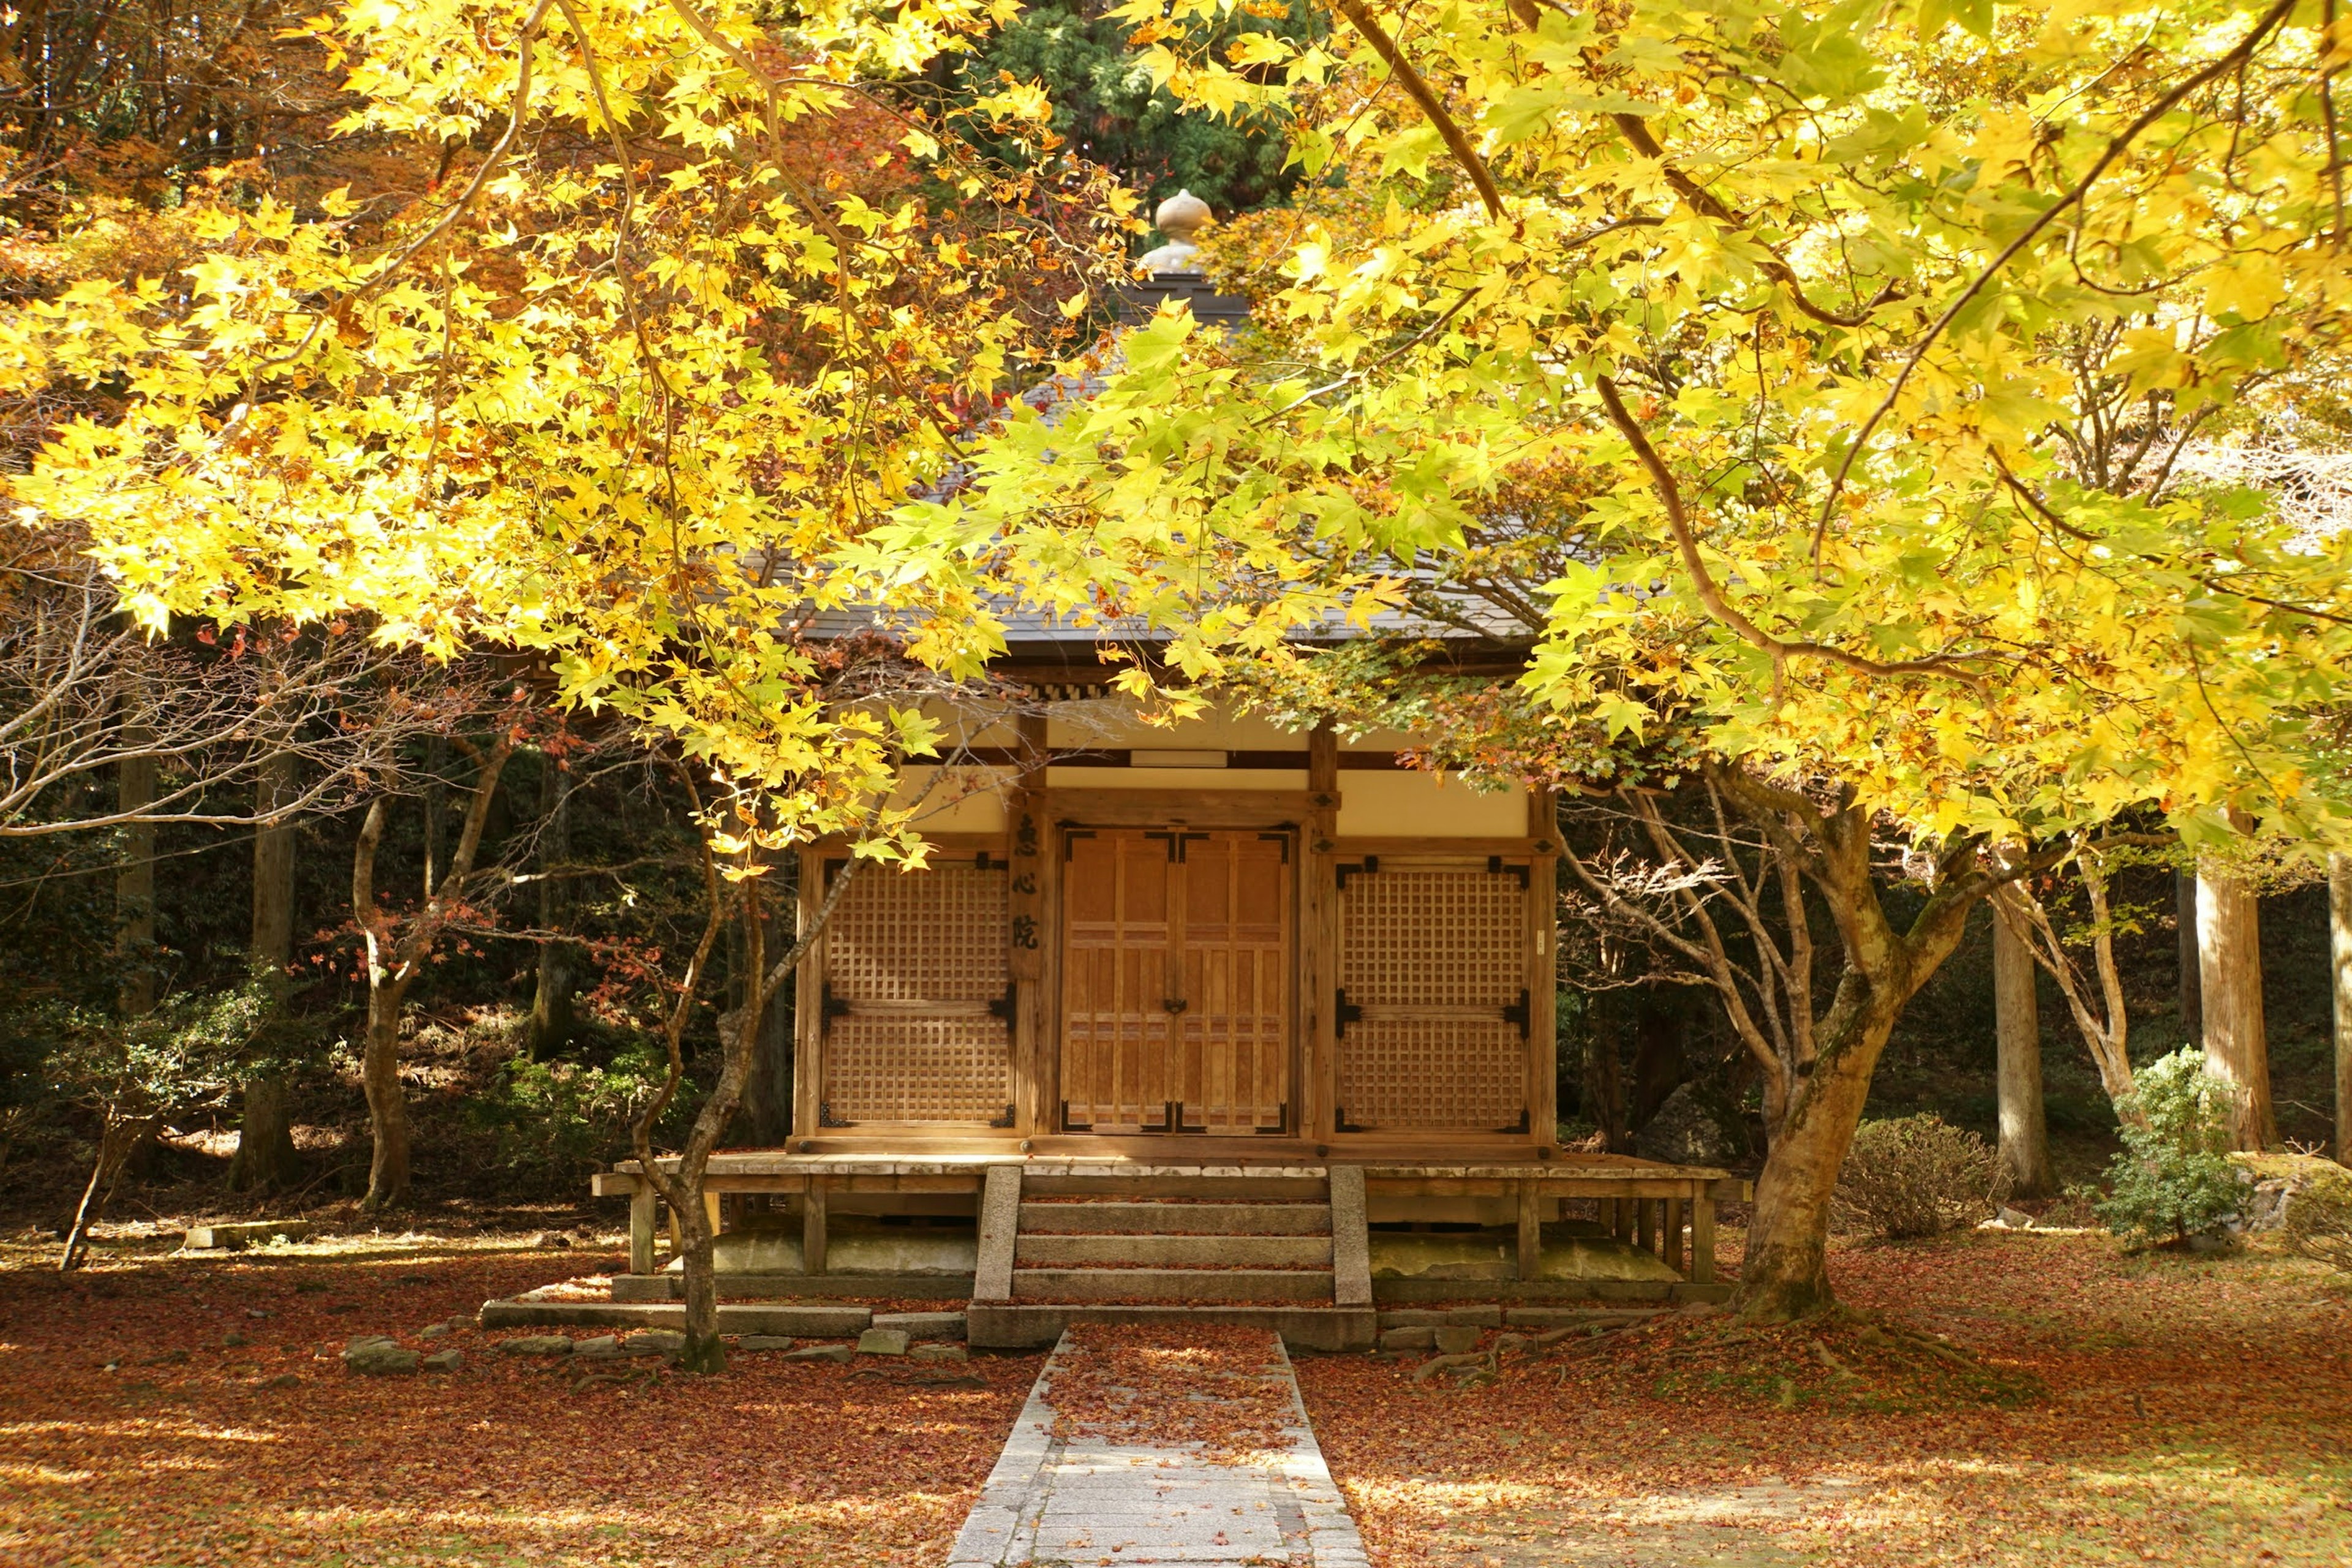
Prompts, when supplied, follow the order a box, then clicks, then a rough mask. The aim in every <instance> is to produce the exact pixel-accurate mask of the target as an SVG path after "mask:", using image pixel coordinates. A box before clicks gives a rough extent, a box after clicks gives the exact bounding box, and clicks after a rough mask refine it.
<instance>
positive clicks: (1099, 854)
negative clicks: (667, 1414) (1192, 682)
mask: <svg viewBox="0 0 2352 1568" xmlns="http://www.w3.org/2000/svg"><path fill="white" fill-rule="evenodd" d="M1088 679H1092V680H1094V681H1097V682H1098V681H1099V680H1100V679H1102V677H1101V675H1100V674H1098V673H1095V672H1092V671H1087V672H1083V673H1081V672H1077V671H1072V670H1064V671H1061V672H1059V673H1058V674H1057V677H1056V679H1055V680H1053V681H1052V682H1051V683H1041V684H1040V685H1039V687H1038V688H1037V689H1039V690H1040V691H1041V693H1043V694H1045V696H1047V697H1050V698H1057V699H1059V700H1040V701H1039V702H1037V703H1034V704H1031V705H1028V706H1029V710H1028V711H1026V712H1024V714H1023V715H1022V716H1021V717H1020V718H1018V719H1016V720H1013V721H1007V722H1004V723H1002V724H1000V725H997V726H995V727H993V728H992V729H989V728H982V729H974V730H972V731H971V732H968V733H966V734H965V735H963V737H962V741H963V746H962V749H961V751H959V752H957V753H956V758H957V763H958V765H956V766H953V767H950V768H949V769H947V770H946V771H945V773H943V774H942V775H940V776H936V777H935V776H932V773H931V771H930V770H912V771H910V774H909V776H908V779H907V781H906V788H907V791H908V798H909V799H915V798H918V797H919V798H920V800H921V802H922V805H921V812H922V815H921V816H920V818H919V822H920V826H921V829H922V831H923V833H924V835H925V837H927V838H929V840H930V841H931V842H932V843H933V844H934V845H935V846H936V850H935V852H934V853H933V854H932V856H931V858H930V865H929V868H928V869H925V870H919V871H907V872H901V871H898V870H896V869H894V868H887V867H880V866H867V867H866V868H861V869H860V870H859V872H858V873H857V875H856V879H855V880H854V881H853V882H852V884H851V886H850V888H849V889H847V890H846V891H845V894H844V895H843V898H842V900H841V902H840V904H839V906H838V907H837V909H836V910H835V914H834V916H833V918H832V920H831V921H830V922H829V924H828V926H827V928H826V930H825V931H824V934H823V936H822V938H821V940H820V941H819V942H818V943H817V944H816V946H815V948H814V951H813V952H812V953H811V955H810V957H809V958H808V960H807V963H806V967H805V969H804V970H803V973H801V974H800V975H799V976H798V979H797V984H796V987H795V996H796V1006H797V1014H796V1017H795V1021H794V1022H795V1038H794V1055H795V1059H794V1063H793V1068H794V1070H793V1093H794V1099H793V1132H792V1137H791V1139H790V1141H789V1142H788V1143H787V1144H786V1145H785V1146H784V1147H782V1148H772V1149H751V1150H741V1151H734V1152H723V1153H721V1154H719V1155H718V1156H716V1157H715V1158H714V1160H713V1162H712V1164H711V1167H710V1173H709V1194H710V1195H709V1202H710V1204H711V1205H712V1208H713V1210H714V1212H715V1213H716V1214H717V1215H719V1218H720V1222H721V1234H720V1237H719V1267H720V1268H721V1270H722V1275H723V1279H722V1288H723V1289H724V1290H725V1291H726V1292H727V1293H729V1294H730V1295H735V1296H745V1297H762V1298H774V1297H780V1296H782V1297H794V1296H799V1297H806V1296H830V1297H853V1296H860V1295H866V1296H877V1297H894V1298H904V1297H908V1296H933V1297H941V1298H948V1297H954V1298H969V1300H970V1301H971V1307H970V1308H969V1309H968V1321H969V1323H970V1332H971V1338H972V1340H973V1342H975V1343H983V1344H984V1343H990V1342H995V1343H1006V1344H1013V1343H1030V1342H1039V1341H1045V1340H1050V1339H1051V1338H1052V1337H1053V1335H1054V1334H1055V1332H1058V1331H1059V1329H1060V1327H1061V1326H1062V1324H1064V1323H1066V1322H1067V1321H1071V1320H1073V1319H1075V1318H1088V1317H1091V1318H1104V1317H1133V1316H1137V1315H1148V1314H1151V1313H1154V1312H1160V1313H1167V1312H1206V1313H1210V1314H1213V1315H1214V1316H1217V1317H1220V1318H1233V1317H1234V1316H1236V1315H1241V1316H1245V1317H1253V1318H1255V1320H1257V1321H1270V1322H1273V1323H1276V1324H1277V1325H1279V1326H1282V1327H1283V1328H1284V1331H1285V1332H1286V1333H1288V1334H1290V1335H1291V1336H1292V1337H1293V1338H1294V1339H1295V1340H1297V1341H1298V1342H1302V1343H1307V1344H1328V1345H1334V1346H1338V1345H1349V1344H1360V1343H1365V1342H1369V1341H1370V1338H1371V1336H1372V1333H1373V1330H1374V1322H1375V1312H1376V1303H1381V1304H1385V1303H1390V1302H1411V1301H1433V1300H1445V1301H1462V1300H1476V1301H1510V1302H1537V1301H1553V1300H1562V1299H1567V1300H1574V1299H1580V1298H1581V1299H1586V1300H1592V1299H1598V1300H1611V1301H1620V1302H1623V1301H1643V1300H1646V1301H1655V1302H1660V1303H1664V1302H1667V1301H1674V1300H1704V1299H1712V1298H1714V1297H1716V1296H1718V1295H1720V1294H1721V1293H1722V1291H1723V1287H1721V1286H1720V1285H1718V1284H1717V1283H1716V1281H1715V1269H1714V1235H1715V1205H1716V1203H1717V1200H1718V1199H1719V1198H1722V1197H1727V1196H1728V1197H1737V1196H1738V1195H1739V1184H1738V1183H1737V1182H1735V1181H1728V1180H1727V1178H1726V1177H1725V1175H1724V1173H1722V1172H1720V1171H1714V1170H1701V1169H1692V1168H1686V1167H1677V1166H1670V1165H1660V1164H1655V1163H1644V1162H1643V1161H1639V1160H1634V1159H1630V1158H1624V1157H1619V1156H1609V1155H1594V1154H1585V1153H1575V1152H1564V1151H1562V1150H1561V1149H1560V1148H1559V1142H1558V1137H1557V1131H1556V1117H1555V1110H1554V1084H1555V1078H1556V1073H1557V1068H1558V1061H1557V1057H1558V1048H1557V1031H1556V1029H1555V1024H1554V1005H1555V991H1556V981H1555V977H1554V976H1555V967H1556V955H1555V950H1556V947H1557V942H1556V940H1555V937H1556V930H1555V920H1556V910H1557V906H1558V900H1557V897H1556V893H1555V890H1554V889H1555V887H1556V883H1555V856H1556V853H1557V845H1556V843H1555V840H1554V837H1553V834H1554V823H1553V805H1552V802H1551V800H1550V798H1549V796H1547V795H1541V794H1532V793H1528V792H1503V793H1486V794H1481V793H1478V792H1476V791H1475V790H1473V789H1472V788H1470V787H1469V786H1468V785H1467V784H1464V783H1462V782H1460V781H1458V780H1452V779H1447V778H1444V777H1442V776H1440V775H1438V774H1435V773H1428V772H1423V771H1418V770H1415V769H1413V768H1411V767H1408V766H1406V765H1404V764H1403V763H1402V761H1401V758H1400V753H1401V752H1403V751H1405V750H1406V749H1408V748H1410V747H1411V746H1412V744H1413V739H1414V738H1413V737H1412V736H1410V735H1404V734H1378V733H1376V734H1368V735H1364V736H1361V737H1360V738H1349V737H1344V736H1340V735H1338V734H1336V733H1334V732H1333V731H1331V730H1329V729H1321V730H1318V731H1313V732H1311V733H1292V732H1287V731H1283V730H1281V729H1278V728H1276V727H1275V726H1273V725H1271V724H1268V723H1265V722H1264V721H1255V720H1251V719H1245V718H1237V717H1233V716H1230V715H1226V716H1218V717H1212V718H1207V719H1203V720H1200V721H1192V722H1187V723H1183V724H1181V725H1178V726H1175V727H1172V728H1171V727H1154V726H1151V725H1149V724H1146V723H1144V722H1143V721H1141V720H1140V717H1139V715H1138V714H1137V713H1136V711H1135V710H1133V709H1132V708H1130V707H1129V706H1127V705H1125V704H1124V703H1123V702H1122V701H1120V700H1116V699H1113V698H1111V697H1110V696H1109V695H1108V692H1107V691H1106V689H1103V688H1102V687H1100V686H1099V685H1088V684H1086V682H1087V680H1088ZM844 861H845V851H843V850H842V849H839V848H833V847H815V848H813V849H811V850H809V851H807V854H806V858H805V860H804V862H803V867H802V877H801V881H800V886H801V889H802V911H803V919H806V918H808V917H809V916H810V915H811V914H812V913H813V912H814V910H815V908H816V904H817V901H818V900H819V899H820V897H821V896H822V891H823V889H824V888H825V887H826V886H827V885H828V881H827V879H828V878H829V877H831V876H835V875H837V874H838V871H839V868H840V866H841V865H842V864H843V863H844ZM633 1170H634V1166H633V1165H632V1164H624V1165H622V1166H621V1167H619V1168H617V1169H616V1170H614V1172H611V1173H607V1174H605V1175H603V1176H600V1177H598V1178H597V1182H596V1188H597V1191H598V1192H599V1193H601V1194H613V1195H621V1194H629V1195H630V1196H631V1197H632V1199H633V1206H632V1231H633V1243H632V1247H631V1259H632V1263H631V1268H632V1274H631V1276H630V1277H628V1278H625V1279H617V1280H616V1281H615V1284H614V1295H615V1297H616V1299H621V1300H663V1299H667V1297H669V1296H671V1295H673V1294H674V1293H675V1290H676V1288H677V1276H676V1273H675V1268H676V1266H675V1265H674V1264H673V1265H671V1266H670V1268H668V1269H664V1268H662V1267H661V1261H660V1259H659V1258H658V1257H657V1255H656V1254H657V1242H658V1240H659V1234H658V1233H659V1231H660V1229H661V1226H660V1225H659V1223H658V1216H657V1215H656V1203H655V1200H654V1198H653V1196H652V1194H651V1193H650V1191H648V1190H646V1188H644V1187H642V1186H641V1185H640V1184H639V1183H638V1181H637V1179H636V1178H635V1175H634V1174H632V1171H633Z"/></svg>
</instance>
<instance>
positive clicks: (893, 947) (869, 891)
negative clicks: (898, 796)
mask: <svg viewBox="0 0 2352 1568" xmlns="http://www.w3.org/2000/svg"><path fill="white" fill-rule="evenodd" d="M1004 878H1005V873H1004V870H1003V868H1002V867H1001V866H999V867H996V868H991V869H987V870H982V868H980V867H978V866H975V865H971V864H968V863H966V864H953V863H951V864H948V865H935V866H933V867H932V868H930V869H929V870H928V871H905V872H901V871H896V870H892V869H891V868H888V867H885V866H869V867H866V868H865V869H863V870H861V871H860V872H858V874H857V880H856V881H855V882H854V883H852V884H851V885H850V889H849V891H847V892H846V893H844V894H843V895H842V897H841V907H840V908H839V909H837V910H834V912H833V921H832V923H831V924H830V925H829V926H828V927H827V928H826V930H825V944H826V948H827V952H826V956H825V980H826V982H827V984H830V985H831V986H832V988H833V996H834V999H835V1001H838V1002H849V1003H857V1002H992V1001H994V1000H995V999H996V998H998V997H1000V996H1002V995H1003V994H1004V987H1005V984H1006V983H1007V982H1008V981H1009V980H1010V979H1011V976H1012V970H1011V967H1010V962H1011V947H1010V945H1009V943H1008V942H1007V941H1006V938H1005V886H1004Z"/></svg>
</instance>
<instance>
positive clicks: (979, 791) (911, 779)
mask: <svg viewBox="0 0 2352 1568" xmlns="http://www.w3.org/2000/svg"><path fill="white" fill-rule="evenodd" d="M934 773H945V774H946V775H947V776H946V777H944V778H942V779H940V783H939V786H938V787H937V788H935V789H933V790H932V791H931V792H930V794H929V795H924V794H923V790H924V787H925V786H926V785H928V784H930V782H931V776H932V775H933V774H934ZM1014 782H1015V775H1014V773H1013V770H1012V769H1010V768H946V769H940V768H908V769H907V770H905V771H904V772H903V773H900V774H899V784H898V794H897V795H895V796H894V797H892V804H893V805H901V806H904V805H912V804H913V803H914V802H915V801H916V800H917V799H918V798H920V799H921V801H922V804H921V805H917V806H916V807H915V813H916V815H915V831H917V832H918V833H926V834H930V833H1002V832H1003V831H1004V822H1005V795H1007V793H1008V792H1010V790H1011V789H1012V788H1013V784H1014Z"/></svg>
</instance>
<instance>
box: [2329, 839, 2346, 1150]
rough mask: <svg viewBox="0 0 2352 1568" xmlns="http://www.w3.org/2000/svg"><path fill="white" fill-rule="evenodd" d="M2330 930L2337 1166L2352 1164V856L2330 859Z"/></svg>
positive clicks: (2334, 856) (2339, 856)
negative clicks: (2332, 972) (2333, 1003)
mask: <svg viewBox="0 0 2352 1568" xmlns="http://www.w3.org/2000/svg"><path fill="white" fill-rule="evenodd" d="M2327 931H2328V953H2329V957H2330V958H2331V959H2332V960H2333V963H2332V967H2333V969H2334V971H2335V975H2336V986H2335V990H2336V1163H2337V1164H2339V1165H2352V855H2330V856H2329V857H2328V858H2327Z"/></svg>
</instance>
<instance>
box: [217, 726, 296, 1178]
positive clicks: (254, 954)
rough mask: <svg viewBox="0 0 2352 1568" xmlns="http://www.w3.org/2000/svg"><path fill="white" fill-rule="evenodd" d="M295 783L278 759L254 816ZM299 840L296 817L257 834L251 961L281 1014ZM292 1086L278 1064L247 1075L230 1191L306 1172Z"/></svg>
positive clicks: (281, 799) (266, 774)
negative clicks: (299, 1154) (298, 1150)
mask: <svg viewBox="0 0 2352 1568" xmlns="http://www.w3.org/2000/svg"><path fill="white" fill-rule="evenodd" d="M294 785H295V778H294V758H293V757H292V756H291V755H290V754H288V753H284V752H281V753H279V754H278V755H277V756H275V757H272V758H271V759H270V760H269V761H268V763H265V764H264V765H263V767H262V769H261V772H260V773H259V775H258V777H257V779H256V780H255V783H254V814H255V815H256V816H265V815H267V814H268V813H270V812H273V811H276V810H278V809H279V808H280V807H281V806H283V805H285V803H286V802H287V801H289V800H290V799H292V798H293V795H294ZM294 837H295V826H294V822H293V819H292V818H291V817H288V818H285V819H283V820H280V821H276V822H269V823H266V824H265V825H264V826H262V827H261V828H260V829H259V830H258V831H257V832H256V833H255V834H254V836H253V935H252V940H251V942H249V943H248V944H247V952H246V962H247V964H248V965H249V966H250V967H251V969H252V971H253V973H255V974H256V975H257V976H259V977H261V978H262V979H264V980H266V981H268V983H269V985H270V989H271V992H272V994H273V996H274V1001H273V1004H272V1011H273V1012H276V1013H283V1012H284V1010H285V1006H286V994H287V991H288V989H289V985H288V974H287V971H288V968H289V966H290V965H291V964H292V963H293V962H294ZM292 1088H293V1086H292V1085H291V1084H290V1083H289V1081H288V1079H287V1075H286V1073H285V1072H284V1070H283V1069H282V1068H278V1067H276V1066H274V1065H273V1066H271V1067H269V1068H265V1069H264V1070H262V1071H260V1072H257V1073H256V1074H254V1075H253V1076H252V1077H250V1078H248V1079H246V1080H245V1095H244V1104H243V1107H242V1109H241V1110H240V1112H239V1119H238V1123H237V1134H236V1155H235V1156H234V1157H233V1158H232V1159H231V1160H230V1161H229V1163H228V1185H229V1190H230V1191H231V1192H236V1193H247V1192H269V1191H273V1190H275V1189H277V1188H279V1187H285V1186H290V1185H292V1184H293V1183H294V1182H295V1180H296V1179H297V1177H298V1176H299V1173H300V1172H299V1162H298V1161H297V1160H296V1158H295V1153H294V1127H293V1119H292V1098H293V1096H292Z"/></svg>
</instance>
